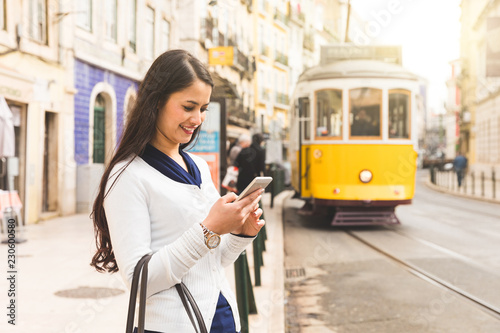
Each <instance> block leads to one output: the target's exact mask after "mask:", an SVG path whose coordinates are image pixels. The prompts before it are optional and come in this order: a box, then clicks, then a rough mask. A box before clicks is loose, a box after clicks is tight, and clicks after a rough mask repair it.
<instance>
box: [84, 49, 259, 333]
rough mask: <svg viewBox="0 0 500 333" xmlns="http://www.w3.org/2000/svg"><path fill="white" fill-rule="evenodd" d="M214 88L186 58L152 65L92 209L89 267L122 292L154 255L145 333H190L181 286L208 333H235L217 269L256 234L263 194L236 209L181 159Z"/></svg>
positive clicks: (168, 55) (174, 56)
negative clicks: (116, 276)
mask: <svg viewBox="0 0 500 333" xmlns="http://www.w3.org/2000/svg"><path fill="white" fill-rule="evenodd" d="M212 88H213V82H212V79H211V77H210V74H209V72H208V70H207V69H206V68H205V66H204V65H203V64H202V63H201V62H200V61H199V60H197V59H196V58H194V57H193V56H192V55H190V54H189V53H187V52H186V51H183V50H172V51H167V52H165V53H164V54H162V55H161V56H160V57H158V59H156V60H155V62H154V63H153V64H152V66H151V68H150V69H149V71H148V72H147V74H146V76H145V78H144V80H143V82H142V83H141V86H140V87H139V91H138V95H137V101H136V104H135V106H134V107H133V109H132V111H131V113H130V116H129V119H128V121H127V126H126V128H125V131H124V134H123V137H122V139H121V142H120V145H119V147H118V149H117V150H116V152H115V154H114V156H113V158H112V160H111V162H110V164H109V166H108V167H107V168H106V170H105V172H104V174H103V177H102V180H101V184H100V187H99V192H98V196H97V198H96V200H95V202H94V207H93V213H92V215H93V219H94V229H95V236H96V243H97V252H96V254H95V255H94V257H93V259H92V263H91V265H92V266H94V267H95V268H96V269H97V270H98V271H109V272H116V271H118V270H119V271H120V272H121V275H122V277H123V278H124V280H125V282H126V283H127V285H128V286H130V284H131V281H132V274H133V270H134V267H135V265H136V264H137V262H138V261H139V259H140V258H141V257H142V256H144V255H145V254H148V253H153V256H152V258H151V261H150V262H149V276H148V303H147V307H146V324H145V329H146V330H147V332H192V331H193V327H192V324H191V322H190V321H189V317H188V315H187V313H186V311H185V310H184V307H183V306H182V303H181V300H180V297H179V295H178V294H177V291H176V289H175V288H173V287H174V286H175V284H177V283H180V282H181V281H182V282H184V283H185V285H186V286H187V287H188V289H189V290H190V292H191V293H192V294H193V296H194V298H195V300H196V302H197V304H198V306H199V308H200V310H201V312H202V314H203V318H204V321H205V323H206V326H207V328H210V332H231V333H233V332H236V331H239V330H240V322H239V316H238V310H237V305H236V299H235V296H234V294H233V293H232V292H231V289H230V287H229V284H228V281H227V280H226V277H225V273H224V267H225V266H228V265H230V264H231V263H233V262H234V261H235V260H236V259H237V257H238V256H239V254H240V253H241V251H243V250H244V249H245V247H246V246H247V245H248V244H249V243H250V242H251V241H252V240H253V238H254V237H255V236H256V235H257V233H258V232H259V230H260V229H261V228H262V226H263V225H264V221H263V220H260V219H259V218H260V216H261V214H262V210H261V209H258V202H259V200H260V197H261V193H262V191H260V192H258V193H255V194H253V195H250V196H248V197H246V198H245V199H242V200H240V201H238V202H233V201H234V200H235V199H236V195H235V194H234V193H229V194H227V195H225V196H223V197H220V195H219V194H218V192H217V190H216V188H215V186H214V184H213V183H212V181H211V176H210V171H209V169H208V165H207V164H206V162H205V161H203V160H202V159H201V158H199V157H197V156H195V155H192V154H189V153H187V152H185V151H184V150H183V149H184V148H186V147H187V146H189V145H190V144H191V143H192V142H193V141H194V140H195V138H196V136H197V134H198V132H199V130H200V126H201V124H202V123H203V120H204V119H205V116H206V112H210V111H207V110H208V105H209V102H210V95H211V93H212ZM219 235H221V236H222V237H221V236H219ZM219 240H220V244H219V242H218V241H219Z"/></svg>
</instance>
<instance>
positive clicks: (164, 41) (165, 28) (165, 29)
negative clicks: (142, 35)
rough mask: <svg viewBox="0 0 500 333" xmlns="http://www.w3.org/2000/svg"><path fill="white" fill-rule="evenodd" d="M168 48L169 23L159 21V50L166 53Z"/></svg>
mask: <svg viewBox="0 0 500 333" xmlns="http://www.w3.org/2000/svg"><path fill="white" fill-rule="evenodd" d="M169 48H170V22H168V21H167V20H165V19H163V20H162V21H161V49H162V51H166V50H168V49H169Z"/></svg>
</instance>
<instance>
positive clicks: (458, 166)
mask: <svg viewBox="0 0 500 333" xmlns="http://www.w3.org/2000/svg"><path fill="white" fill-rule="evenodd" d="M453 168H454V169H455V172H456V174H457V182H458V187H460V186H462V179H463V178H464V176H465V170H466V169H467V157H465V156H464V155H463V154H462V153H461V152H458V153H457V156H456V157H455V159H454V160H453Z"/></svg>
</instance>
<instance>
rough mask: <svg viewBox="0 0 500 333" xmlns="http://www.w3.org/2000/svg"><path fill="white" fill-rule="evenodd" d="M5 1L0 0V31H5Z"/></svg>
mask: <svg viewBox="0 0 500 333" xmlns="http://www.w3.org/2000/svg"><path fill="white" fill-rule="evenodd" d="M5 26H6V24H5V0H0V29H1V30H5Z"/></svg>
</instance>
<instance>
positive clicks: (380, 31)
mask: <svg viewBox="0 0 500 333" xmlns="http://www.w3.org/2000/svg"><path fill="white" fill-rule="evenodd" d="M351 6H352V8H353V10H354V11H355V12H356V13H357V14H358V15H359V16H360V18H361V19H363V21H364V22H365V24H364V26H363V25H362V26H359V27H358V29H360V30H361V31H362V32H364V33H365V36H366V37H367V39H369V41H370V44H382V45H402V48H403V66H404V67H405V68H407V69H408V70H410V71H412V72H413V73H415V74H417V75H419V76H421V77H423V78H425V79H427V80H428V83H429V85H428V107H429V108H430V109H431V110H432V111H433V112H434V113H443V112H445V110H444V103H445V101H446V94H447V92H446V80H447V79H448V78H449V77H450V73H451V69H450V68H451V67H450V64H449V63H450V61H451V60H455V59H458V58H459V57H460V0H351ZM351 28H352V29H356V28H355V27H350V30H351ZM360 42H361V40H360Z"/></svg>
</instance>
